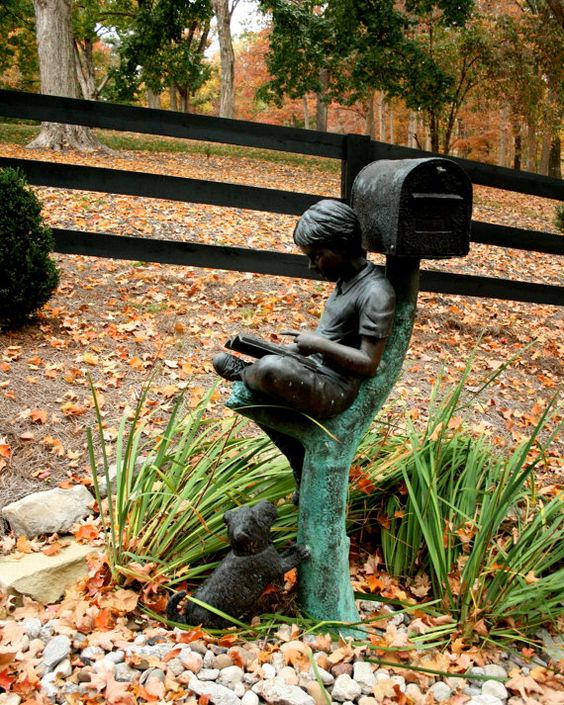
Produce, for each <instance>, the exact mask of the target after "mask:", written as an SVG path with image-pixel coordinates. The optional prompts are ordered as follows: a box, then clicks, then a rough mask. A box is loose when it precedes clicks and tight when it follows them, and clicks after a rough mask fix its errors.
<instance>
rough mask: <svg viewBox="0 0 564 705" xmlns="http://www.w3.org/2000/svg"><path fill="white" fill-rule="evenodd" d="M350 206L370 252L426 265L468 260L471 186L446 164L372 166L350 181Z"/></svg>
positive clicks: (407, 161) (408, 162)
mask: <svg viewBox="0 0 564 705" xmlns="http://www.w3.org/2000/svg"><path fill="white" fill-rule="evenodd" d="M351 205H352V207H353V208H354V210H355V212H356V214H357V216H358V219H359V220H360V224H361V226H362V231H363V236H364V240H365V246H366V248H367V249H368V250H370V251H372V252H383V253H385V254H387V255H398V256H404V257H419V258H431V259H436V258H442V257H461V256H463V255H466V254H468V250H469V248H470V220H471V216H472V183H471V181H470V179H469V178H468V176H467V174H466V172H465V171H464V170H463V169H462V168H461V167H459V166H458V164H456V163H455V162H453V161H450V160H449V159H442V158H433V157H432V158H429V159H398V160H389V159H383V160H379V161H376V162H372V163H371V164H368V166H366V167H364V169H362V171H361V172H360V173H359V174H358V176H357V177H356V179H355V181H354V184H353V188H352V203H351Z"/></svg>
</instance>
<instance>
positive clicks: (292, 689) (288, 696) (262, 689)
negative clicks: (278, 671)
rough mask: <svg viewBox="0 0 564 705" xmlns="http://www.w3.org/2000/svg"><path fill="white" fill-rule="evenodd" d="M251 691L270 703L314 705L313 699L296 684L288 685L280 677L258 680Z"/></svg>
mask: <svg viewBox="0 0 564 705" xmlns="http://www.w3.org/2000/svg"><path fill="white" fill-rule="evenodd" d="M253 692H254V693H256V694H257V695H258V696H259V697H260V698H262V699H263V700H266V702H267V703H270V705H315V700H314V699H313V698H312V697H311V695H308V694H307V693H306V692H305V691H304V690H302V689H301V688H300V687H298V686H297V685H288V684H287V683H286V682H285V681H283V680H282V678H273V679H271V680H267V681H260V682H259V683H256V684H255V685H253Z"/></svg>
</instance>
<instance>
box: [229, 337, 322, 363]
mask: <svg viewBox="0 0 564 705" xmlns="http://www.w3.org/2000/svg"><path fill="white" fill-rule="evenodd" d="M225 347H226V348H227V349H228V350H235V351H237V352H240V353H243V354H244V355H250V356H251V357H257V358H259V357H264V356H265V355H284V356H285V357H293V358H294V359H296V360H298V361H299V362H300V363H301V364H302V365H303V366H304V367H309V369H311V370H318V369H319V364H318V363H316V362H315V361H314V360H312V359H311V358H309V357H307V356H305V355H300V353H297V352H294V351H293V350H289V349H288V348H287V347H286V346H285V345H277V344H276V343H271V342H269V341H268V340H263V339H262V338H256V337H255V336H254V335H244V334H239V335H234V336H233V337H231V338H229V340H228V341H227V342H226V343H225Z"/></svg>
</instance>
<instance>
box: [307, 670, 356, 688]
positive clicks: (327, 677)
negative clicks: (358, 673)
mask: <svg viewBox="0 0 564 705" xmlns="http://www.w3.org/2000/svg"><path fill="white" fill-rule="evenodd" d="M317 673H318V674H319V679H320V681H321V682H322V683H323V685H333V683H334V682H335V676H334V675H333V674H332V673H329V671H326V670H325V669H324V668H321V666H317ZM308 674H309V675H310V676H311V678H315V671H314V670H313V668H310V669H309V671H308ZM355 680H356V679H355Z"/></svg>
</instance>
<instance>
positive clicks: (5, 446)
mask: <svg viewBox="0 0 564 705" xmlns="http://www.w3.org/2000/svg"><path fill="white" fill-rule="evenodd" d="M11 455H12V447H11V446H10V444H9V443H6V442H3V443H0V458H10V457H11Z"/></svg>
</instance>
